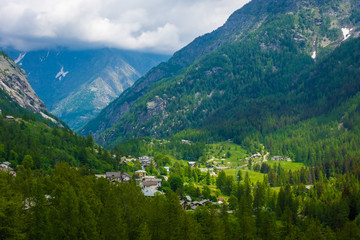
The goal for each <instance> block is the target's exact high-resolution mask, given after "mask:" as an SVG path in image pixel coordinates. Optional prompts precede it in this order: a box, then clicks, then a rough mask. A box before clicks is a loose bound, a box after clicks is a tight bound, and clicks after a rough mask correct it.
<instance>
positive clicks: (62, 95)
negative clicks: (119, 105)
mask: <svg viewBox="0 0 360 240" xmlns="http://www.w3.org/2000/svg"><path fill="white" fill-rule="evenodd" d="M6 52H7V53H8V55H9V56H10V57H11V58H13V59H14V61H15V63H17V64H18V65H20V66H21V67H22V68H23V69H24V70H25V71H26V73H27V76H28V79H29V82H30V84H31V86H32V87H33V88H34V90H35V92H36V93H37V94H38V95H39V97H40V98H41V99H42V100H43V101H44V103H45V105H46V107H47V108H48V109H49V110H50V111H51V112H52V113H53V114H54V115H56V116H58V117H60V118H61V119H63V120H64V121H65V122H66V123H67V124H68V125H69V126H70V127H71V128H72V129H77V128H79V127H81V126H82V125H83V124H85V123H86V122H87V121H88V120H90V119H92V118H93V117H95V116H96V115H97V114H98V113H99V112H100V110H101V109H103V108H104V107H106V106H107V105H108V104H109V103H110V102H111V101H112V100H114V99H116V98H117V97H118V96H119V95H120V93H122V92H123V91H124V90H125V89H127V88H128V87H130V86H131V85H132V84H133V83H134V82H135V81H136V80H137V79H138V78H139V77H141V76H142V75H143V74H145V73H146V71H148V70H149V69H150V68H151V67H153V66H155V65H156V64H158V63H160V62H162V61H165V60H167V59H168V56H166V55H159V54H151V53H140V52H134V51H125V50H117V49H109V48H103V49H94V50H91V49H90V50H69V49H63V48H59V49H57V50H39V51H29V52H20V51H15V50H6Z"/></svg>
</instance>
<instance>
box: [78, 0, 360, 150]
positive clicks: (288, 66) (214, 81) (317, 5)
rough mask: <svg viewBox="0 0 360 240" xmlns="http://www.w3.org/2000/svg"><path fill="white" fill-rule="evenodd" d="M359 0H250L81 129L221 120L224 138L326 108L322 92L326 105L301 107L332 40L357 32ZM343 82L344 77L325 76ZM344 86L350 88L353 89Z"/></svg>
mask: <svg viewBox="0 0 360 240" xmlns="http://www.w3.org/2000/svg"><path fill="white" fill-rule="evenodd" d="M359 9H360V6H359V3H357V2H356V1H350V0H337V1H320V0H318V1H307V0H302V1H285V0H267V1H263V0H253V1H251V2H250V3H248V4H247V5H245V6H244V7H243V8H242V9H240V10H238V11H236V12H235V13H234V14H232V16H230V18H229V19H228V21H227V22H226V23H225V25H224V26H222V27H221V28H219V29H217V30H215V31H214V32H212V33H209V34H206V35H204V36H202V37H199V38H197V39H195V40H194V41H193V42H192V43H191V44H189V45H188V46H186V47H185V48H184V49H182V50H180V51H179V52H177V53H175V54H174V56H173V57H172V58H171V59H170V60H169V61H168V62H166V63H163V64H160V65H159V66H157V67H156V68H153V69H152V70H151V71H149V72H148V73H147V74H146V75H145V76H144V77H143V78H141V79H139V80H138V81H137V82H136V83H135V84H134V85H133V86H132V87H131V88H129V89H127V90H126V91H125V92H124V93H123V94H121V95H120V97H119V98H118V99H116V100H115V101H114V102H112V103H111V104H110V105H109V106H108V107H107V108H105V109H104V110H103V111H102V112H101V113H100V114H99V116H98V117H97V118H95V119H94V120H92V121H90V122H89V123H88V124H87V125H86V126H85V127H84V128H83V129H82V130H81V131H80V133H82V134H93V135H94V137H95V138H96V139H97V141H98V142H99V143H101V144H105V145H113V144H115V143H116V142H120V141H123V140H126V139H128V138H131V137H134V136H153V137H160V138H161V137H166V136H171V135H172V134H175V133H177V132H179V131H182V130H186V129H191V128H202V129H203V128H207V129H216V128H217V127H218V126H222V130H221V131H220V130H219V131H218V132H216V135H219V136H223V137H224V138H225V137H234V136H235V135H241V134H242V135H245V133H248V132H253V131H267V130H268V129H270V128H276V127H275V126H276V125H277V124H279V123H281V124H283V121H284V119H282V118H283V116H282V115H286V116H287V117H288V120H287V124H288V123H289V124H290V123H291V122H292V121H293V122H295V121H299V120H300V119H305V118H307V117H310V116H313V114H315V112H317V114H322V113H324V112H326V111H329V110H330V109H333V108H334V106H328V105H327V103H326V101H325V100H324V99H323V100H322V101H323V102H322V104H323V106H321V109H322V110H321V111H319V112H318V111H315V110H314V112H310V113H306V111H305V109H306V107H309V108H311V109H313V108H312V107H313V106H315V105H316V106H318V104H320V102H321V101H320V100H319V99H320V98H318V97H317V96H318V95H319V93H315V92H313V91H314V88H315V86H317V87H319V85H318V84H320V83H319V82H318V81H320V80H319V79H321V78H316V79H314V78H312V76H313V75H314V74H315V73H322V74H323V75H324V76H325V75H326V74H328V73H326V74H325V73H323V72H322V68H325V67H324V66H322V65H321V64H323V62H326V61H329V58H330V57H331V56H332V55H331V54H332V53H333V51H334V49H336V48H337V47H339V46H341V45H343V44H344V43H346V42H347V41H353V40H352V39H353V38H357V37H358V36H359V23H360V10H359ZM353 44H355V46H356V43H353ZM344 48H345V50H346V47H344ZM345 50H343V51H344V52H346V51H345ZM338 57H339V56H338ZM355 59H356V58H355ZM344 61H345V60H344ZM328 64H329V63H328ZM332 64H333V63H332ZM340 65H341V64H338V65H336V66H340ZM320 66H322V68H320ZM342 67H345V66H342ZM347 67H350V66H347ZM335 69H336V70H338V71H340V70H339V69H337V67H335V66H333V70H334V71H335ZM356 74H357V73H354V76H357V75H356ZM320 75H321V74H320ZM330 77H331V76H329V78H330ZM309 79H311V81H312V82H309V81H310V80H309ZM342 81H344V78H341V77H338V78H337V79H333V82H329V83H328V84H329V86H331V85H332V84H334V85H336V84H339V82H342ZM335 83H336V84H335ZM311 84H313V86H314V87H311ZM321 84H324V83H321ZM356 84H357V83H356V82H352V86H353V87H355V86H356ZM344 85H346V84H345V82H344V84H339V85H336V86H338V87H339V88H341V89H342V87H343V86H344ZM355 89H356V88H355ZM343 90H344V92H347V94H348V95H346V96H347V97H351V96H353V94H355V93H356V91H355V92H351V93H350V92H349V91H347V90H348V89H343ZM329 92H330V93H326V94H323V95H324V96H323V97H324V98H325V96H326V98H327V97H328V98H330V95H331V93H333V96H335V95H336V94H339V93H338V92H337V93H335V92H334V89H332V90H331V88H330V89H329ZM309 94H310V95H309ZM327 94H330V95H327ZM320 95H321V94H320ZM294 99H297V100H296V101H298V102H296V101H295V100H294ZM339 99H340V98H339ZM318 101H319V102H318ZM337 101H339V100H337ZM344 101H345V100H344ZM304 102H307V103H308V102H312V104H313V105H306V106H305V104H304ZM300 103H301V106H300V105H299V104H300ZM287 104H289V105H287ZM337 104H341V103H340V102H338V103H337ZM300 110H301V111H300ZM295 113H297V114H295ZM281 124H280V125H281ZM225 126H226V128H225ZM229 126H231V127H229ZM224 129H226V130H224ZM210 131H211V130H210ZM216 131H217V130H216Z"/></svg>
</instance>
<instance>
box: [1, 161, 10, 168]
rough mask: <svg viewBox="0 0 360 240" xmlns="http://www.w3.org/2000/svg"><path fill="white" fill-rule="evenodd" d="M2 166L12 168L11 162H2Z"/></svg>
mask: <svg viewBox="0 0 360 240" xmlns="http://www.w3.org/2000/svg"><path fill="white" fill-rule="evenodd" d="M0 168H10V162H3V163H0Z"/></svg>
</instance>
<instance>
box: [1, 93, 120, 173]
mask: <svg viewBox="0 0 360 240" xmlns="http://www.w3.org/2000/svg"><path fill="white" fill-rule="evenodd" d="M0 109H1V110H2V113H3V114H6V115H11V116H14V117H15V119H14V120H8V119H5V118H4V115H0V162H5V161H8V162H10V163H11V166H12V167H13V168H15V169H16V168H17V167H18V166H19V165H24V160H25V159H26V157H27V156H28V157H31V159H32V161H33V164H32V166H31V168H33V169H39V170H42V171H43V172H47V173H48V172H50V171H51V170H52V169H53V167H54V166H55V164H56V163H59V162H67V163H69V164H70V165H71V166H76V167H79V166H87V167H90V168H91V169H92V170H93V171H95V172H104V171H105V170H111V169H113V168H116V167H117V164H115V162H118V160H117V159H115V158H114V157H112V156H111V154H110V152H109V151H107V150H103V149H102V148H101V147H100V146H97V145H95V144H94V141H93V139H92V137H91V136H88V137H82V136H79V135H77V134H75V133H73V132H72V131H71V130H69V129H67V128H59V127H57V126H54V124H53V123H51V122H50V121H48V120H46V119H44V118H42V117H41V115H40V114H34V113H32V112H30V111H28V110H26V109H24V108H21V107H20V106H19V105H18V104H16V103H15V102H13V101H11V99H10V97H9V96H8V95H7V94H6V93H4V92H3V91H1V95H0Z"/></svg>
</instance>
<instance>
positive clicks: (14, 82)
mask: <svg viewBox="0 0 360 240" xmlns="http://www.w3.org/2000/svg"><path fill="white" fill-rule="evenodd" d="M0 89H1V90H2V91H1V93H2V96H1V100H2V102H3V103H4V104H5V101H4V100H5V99H8V97H10V98H11V100H12V101H14V102H15V103H17V104H19V105H20V106H21V107H22V108H25V109H27V110H29V111H31V112H33V113H38V114H39V115H41V116H42V117H44V118H46V119H48V120H50V121H52V122H53V123H55V124H58V125H61V123H60V121H59V120H58V119H57V118H56V117H54V116H53V115H52V114H50V113H49V112H48V110H47V109H46V107H45V104H44V103H43V101H41V99H40V98H39V97H38V96H37V94H36V93H35V91H34V90H33V89H32V87H31V86H30V84H29V82H28V79H27V77H26V74H25V71H24V70H23V69H21V68H20V67H19V66H18V65H16V64H15V62H14V61H13V60H12V59H10V58H9V57H8V55H7V54H6V53H4V52H0ZM5 93H7V95H6V96H5ZM8 100H10V99H8ZM12 105H13V104H12ZM4 107H5V108H6V109H5V112H9V111H16V110H17V109H18V107H14V105H13V106H11V104H10V105H8V104H5V106H4ZM11 108H14V109H11ZM16 112H24V111H23V110H19V111H16Z"/></svg>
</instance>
